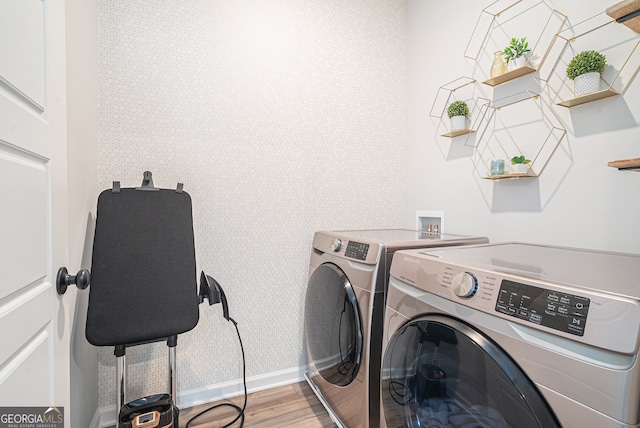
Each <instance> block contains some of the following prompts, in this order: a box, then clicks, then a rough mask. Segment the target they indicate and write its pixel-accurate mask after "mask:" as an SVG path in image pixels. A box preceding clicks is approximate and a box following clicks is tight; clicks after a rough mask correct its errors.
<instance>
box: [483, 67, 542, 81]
mask: <svg viewBox="0 0 640 428" xmlns="http://www.w3.org/2000/svg"><path fill="white" fill-rule="evenodd" d="M535 71H536V69H535V68H531V67H529V66H528V65H525V66H524V67H518V68H516V69H514V70H511V71H507V72H506V73H504V74H501V75H500V76H497V77H492V78H491V79H489V80H485V81H484V82H482V83H484V84H485V85H489V86H498V85H501V84H503V83H505V82H508V81H510V80H513V79H517V78H518V77H521V76H525V75H527V74H531V73H533V72H535Z"/></svg>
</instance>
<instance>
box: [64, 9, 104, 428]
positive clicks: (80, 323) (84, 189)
mask: <svg viewBox="0 0 640 428" xmlns="http://www.w3.org/2000/svg"><path fill="white" fill-rule="evenodd" d="M65 12H66V13H65V18H66V32H67V35H66V53H67V54H66V66H67V165H68V172H67V175H68V183H69V189H68V191H69V193H68V195H69V206H70V209H69V257H68V260H69V264H68V266H67V268H68V269H69V271H70V272H77V271H78V270H80V269H91V249H92V245H93V230H94V222H95V208H96V192H95V189H96V186H97V179H98V165H97V164H98V159H97V158H98V153H97V152H98V106H97V99H98V22H97V21H98V2H97V0H89V1H87V0H67V1H66V2H65ZM64 299H65V300H67V302H75V304H74V303H70V307H74V312H73V318H72V319H73V326H72V330H71V350H70V351H71V352H70V356H71V359H70V361H69V364H70V373H71V406H72V407H71V409H70V412H69V416H70V426H72V427H89V426H91V425H92V421H93V423H95V421H94V417H95V415H96V410H97V408H98V361H97V354H98V352H97V349H96V348H95V347H94V346H92V345H90V344H89V343H88V342H87V340H86V338H85V325H86V319H87V315H86V314H87V306H88V300H89V290H84V291H80V290H78V289H77V288H76V287H69V289H68V290H67V293H66V295H65V296H64Z"/></svg>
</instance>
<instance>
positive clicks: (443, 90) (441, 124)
mask: <svg viewBox="0 0 640 428" xmlns="http://www.w3.org/2000/svg"><path fill="white" fill-rule="evenodd" d="M475 83H476V81H475V80H473V79H472V78H470V77H464V76H463V77H460V78H458V79H456V80H453V81H451V82H449V83H447V84H445V85H443V86H441V87H440V89H438V94H437V95H436V98H435V100H434V101H433V105H432V106H431V112H430V113H429V116H431V117H433V118H436V119H439V121H438V125H437V127H436V133H438V134H440V136H442V137H449V138H455V137H458V136H460V135H465V134H470V133H473V132H475V126H476V121H477V120H478V117H479V116H480V114H479V111H480V109H479V106H480V105H484V104H485V103H486V102H487V101H489V100H487V99H486V98H482V97H480V96H477V95H476V92H477V87H476V85H475ZM454 101H464V102H465V103H467V106H468V107H469V114H468V115H467V122H468V123H467V125H470V126H467V128H466V129H458V130H450V126H449V115H448V114H447V108H448V107H449V105H450V104H451V103H452V102H454Z"/></svg>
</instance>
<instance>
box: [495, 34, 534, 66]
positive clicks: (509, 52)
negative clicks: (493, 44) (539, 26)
mask: <svg viewBox="0 0 640 428" xmlns="http://www.w3.org/2000/svg"><path fill="white" fill-rule="evenodd" d="M527 52H531V49H529V42H527V38H526V37H523V38H521V39H517V38H515V37H514V38H512V39H511V42H509V46H507V47H506V48H504V50H503V51H502V56H504V58H505V59H506V60H507V64H509V61H510V60H513V59H516V58H520V57H521V56H522V55H524V54H526V53H527Z"/></svg>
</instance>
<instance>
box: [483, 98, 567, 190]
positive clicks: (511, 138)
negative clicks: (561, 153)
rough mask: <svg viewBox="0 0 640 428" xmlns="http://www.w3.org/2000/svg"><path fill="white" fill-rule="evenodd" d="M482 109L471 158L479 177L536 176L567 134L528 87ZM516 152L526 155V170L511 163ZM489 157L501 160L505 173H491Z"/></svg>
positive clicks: (543, 101)
mask: <svg viewBox="0 0 640 428" xmlns="http://www.w3.org/2000/svg"><path fill="white" fill-rule="evenodd" d="M482 111H483V116H482V118H481V119H480V120H479V122H478V124H479V126H478V136H477V140H476V141H477V144H476V145H475V147H474V149H475V150H474V156H473V159H472V161H473V166H474V169H475V170H476V172H477V173H478V175H479V176H480V177H481V178H485V179H490V180H499V179H506V178H523V177H537V176H539V175H540V174H541V173H542V171H543V170H544V168H545V166H546V165H547V163H548V162H549V159H550V158H551V156H552V155H553V153H554V152H555V150H556V148H557V147H558V145H559V144H560V141H561V140H562V138H564V136H565V134H566V129H565V128H564V126H563V125H562V122H561V121H560V119H559V118H558V116H556V114H555V112H554V111H553V109H552V108H551V106H549V105H548V104H547V102H546V101H545V100H544V99H543V97H542V96H540V95H539V94H537V93H533V92H530V91H524V92H520V93H517V94H513V95H510V96H508V97H504V98H501V99H499V100H495V101H493V102H490V103H488V104H487V105H486V108H483V109H482ZM516 156H525V157H526V158H527V159H529V160H530V161H531V162H530V163H529V164H528V166H529V168H528V170H527V172H526V173H518V172H516V171H515V170H513V169H512V167H511V166H510V165H511V159H512V158H513V157H516ZM492 160H503V161H504V164H505V170H504V173H502V174H492V171H491V169H492V168H491V161H492Z"/></svg>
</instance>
